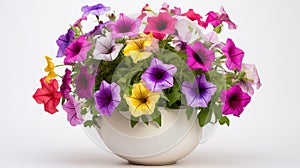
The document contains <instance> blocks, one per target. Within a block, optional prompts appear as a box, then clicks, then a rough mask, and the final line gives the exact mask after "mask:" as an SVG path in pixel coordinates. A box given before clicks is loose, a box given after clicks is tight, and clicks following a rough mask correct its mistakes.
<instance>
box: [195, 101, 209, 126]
mask: <svg viewBox="0 0 300 168" xmlns="http://www.w3.org/2000/svg"><path fill="white" fill-rule="evenodd" d="M212 113H213V111H212V110H210V103H209V104H208V106H207V107H206V108H202V109H201V111H200V113H199V114H198V121H199V125H200V126H201V127H204V126H205V125H206V124H207V123H209V122H210V120H211V117H212Z"/></svg>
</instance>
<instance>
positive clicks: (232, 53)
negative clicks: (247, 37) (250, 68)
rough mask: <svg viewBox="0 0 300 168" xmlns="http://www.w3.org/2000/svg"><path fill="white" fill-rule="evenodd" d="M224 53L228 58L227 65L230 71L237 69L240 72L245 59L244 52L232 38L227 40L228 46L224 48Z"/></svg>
mask: <svg viewBox="0 0 300 168" xmlns="http://www.w3.org/2000/svg"><path fill="white" fill-rule="evenodd" d="M222 51H223V53H224V55H225V56H226V58H227V59H226V63H225V64H226V66H227V68H228V69H230V70H234V69H235V68H236V69H237V70H238V72H240V71H241V68H242V61H243V58H244V51H243V50H241V49H239V48H237V47H236V46H235V44H234V42H233V41H232V40H231V39H230V38H228V39H227V41H226V44H225V45H224V46H223V47H222Z"/></svg>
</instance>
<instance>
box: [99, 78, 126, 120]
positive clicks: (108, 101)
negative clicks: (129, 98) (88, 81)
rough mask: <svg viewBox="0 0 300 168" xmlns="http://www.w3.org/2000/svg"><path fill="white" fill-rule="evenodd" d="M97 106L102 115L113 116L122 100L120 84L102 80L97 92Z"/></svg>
mask: <svg viewBox="0 0 300 168" xmlns="http://www.w3.org/2000/svg"><path fill="white" fill-rule="evenodd" d="M94 99H95V102H96V105H95V108H96V110H97V111H98V112H99V113H100V114H101V115H108V116H111V115H112V113H113V112H114V111H115V109H116V108H117V107H118V105H119V104H120V102H121V97H120V86H119V85H117V84H116V83H115V82H113V83H112V84H109V83H107V82H106V81H104V80H103V81H102V82H101V85H100V89H99V90H98V91H96V92H95V94H94Z"/></svg>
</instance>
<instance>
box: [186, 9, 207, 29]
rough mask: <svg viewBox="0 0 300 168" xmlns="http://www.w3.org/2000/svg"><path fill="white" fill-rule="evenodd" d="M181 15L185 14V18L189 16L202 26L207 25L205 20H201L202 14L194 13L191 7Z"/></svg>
mask: <svg viewBox="0 0 300 168" xmlns="http://www.w3.org/2000/svg"><path fill="white" fill-rule="evenodd" d="M181 16H186V17H187V18H189V19H190V20H192V21H194V20H196V21H197V22H198V25H200V26H202V27H204V28H206V27H207V24H206V23H205V22H203V21H201V19H202V16H200V15H199V14H197V13H195V12H194V10H193V9H189V10H188V11H187V12H186V13H183V14H181Z"/></svg>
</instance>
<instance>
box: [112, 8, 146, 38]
mask: <svg viewBox="0 0 300 168" xmlns="http://www.w3.org/2000/svg"><path fill="white" fill-rule="evenodd" d="M140 25H141V20H140V19H133V18H130V17H128V16H125V15H124V14H123V13H121V14H120V16H119V18H118V19H117V20H116V21H115V22H110V23H108V24H107V27H108V28H109V29H110V30H112V37H113V38H122V37H124V36H129V37H135V36H137V35H138V32H139V27H140Z"/></svg>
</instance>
